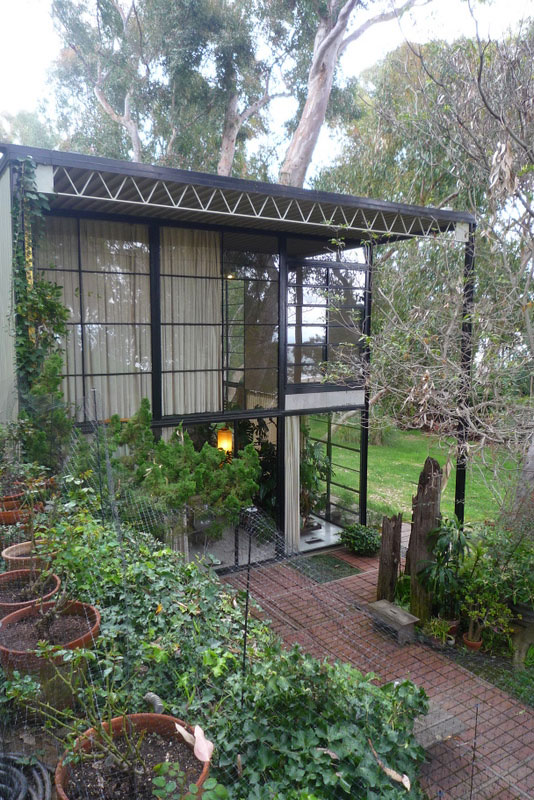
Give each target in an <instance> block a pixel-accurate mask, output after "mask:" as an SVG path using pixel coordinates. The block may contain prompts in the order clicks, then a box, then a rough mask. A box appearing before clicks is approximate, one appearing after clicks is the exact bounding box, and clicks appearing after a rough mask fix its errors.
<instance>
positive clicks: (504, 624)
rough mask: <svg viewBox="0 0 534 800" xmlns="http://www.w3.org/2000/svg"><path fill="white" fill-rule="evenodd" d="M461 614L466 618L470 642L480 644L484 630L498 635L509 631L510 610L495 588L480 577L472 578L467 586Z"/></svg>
mask: <svg viewBox="0 0 534 800" xmlns="http://www.w3.org/2000/svg"><path fill="white" fill-rule="evenodd" d="M461 612H462V614H465V616H466V617H467V620H468V631H467V638H468V639H469V641H471V642H480V640H481V639H482V631H483V630H484V628H491V629H492V630H493V632H494V633H500V634H507V633H510V631H511V621H512V616H513V615H512V612H511V610H510V609H509V608H508V606H507V605H506V604H505V603H503V602H502V600H501V599H500V597H499V594H498V592H496V590H495V586H494V585H493V584H492V583H491V582H489V581H488V580H486V579H484V578H482V577H474V578H473V579H472V580H471V581H470V582H469V583H468V584H467V586H466V590H465V593H464V596H463V600H462V606H461Z"/></svg>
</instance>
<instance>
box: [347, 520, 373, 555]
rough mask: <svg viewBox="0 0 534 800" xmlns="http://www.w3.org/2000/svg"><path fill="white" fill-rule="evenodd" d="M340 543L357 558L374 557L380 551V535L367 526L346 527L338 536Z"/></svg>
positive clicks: (357, 524)
mask: <svg viewBox="0 0 534 800" xmlns="http://www.w3.org/2000/svg"><path fill="white" fill-rule="evenodd" d="M339 538H340V541H341V542H342V543H343V544H344V545H345V547H346V548H347V549H348V550H350V551H351V553H355V554H356V555H357V556H374V555H376V554H377V553H378V551H379V550H380V533H379V532H378V531H377V530H376V529H375V528H368V527H367V525H360V523H358V522H356V523H354V525H348V526H347V527H346V528H345V530H344V531H342V532H341V534H340V537H339Z"/></svg>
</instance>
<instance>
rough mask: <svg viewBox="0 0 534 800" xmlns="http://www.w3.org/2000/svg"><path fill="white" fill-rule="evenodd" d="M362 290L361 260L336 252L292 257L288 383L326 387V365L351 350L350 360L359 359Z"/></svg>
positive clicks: (288, 306)
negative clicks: (341, 256) (349, 259)
mask: <svg viewBox="0 0 534 800" xmlns="http://www.w3.org/2000/svg"><path fill="white" fill-rule="evenodd" d="M364 293H365V267H364V266H363V265H362V264H358V263H348V262H340V261H336V260H334V257H333V256H332V257H328V256H326V257H323V258H317V257H315V258H310V259H305V260H298V261H296V260H294V259H292V260H290V261H289V265H288V295H287V385H288V387H292V386H298V385H300V384H317V386H318V388H320V387H321V386H323V387H324V383H323V379H324V374H325V365H326V364H327V363H331V362H333V361H337V360H342V359H343V358H346V357H347V355H348V353H347V350H350V351H351V353H350V358H351V360H355V361H357V360H358V358H359V356H360V353H361V333H362V319H363V310H364ZM355 377H356V379H357V378H358V377H359V376H355ZM356 382H357V381H356ZM325 388H326V387H325Z"/></svg>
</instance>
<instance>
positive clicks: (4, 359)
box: [0, 169, 17, 422]
mask: <svg viewBox="0 0 534 800" xmlns="http://www.w3.org/2000/svg"><path fill="white" fill-rule="evenodd" d="M11 273H12V228H11V188H10V170H9V169H6V170H5V172H4V173H3V175H2V176H1V177H0V422H8V421H10V420H12V419H13V418H14V416H16V413H17V406H16V392H15V341H14V338H13V331H12V321H13V320H12V310H13V302H12V301H13V288H12V280H11Z"/></svg>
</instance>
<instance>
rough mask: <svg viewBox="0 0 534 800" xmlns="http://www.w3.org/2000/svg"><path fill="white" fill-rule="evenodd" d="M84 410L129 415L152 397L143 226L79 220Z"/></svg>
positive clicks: (147, 265) (103, 414)
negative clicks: (86, 405) (86, 400)
mask: <svg viewBox="0 0 534 800" xmlns="http://www.w3.org/2000/svg"><path fill="white" fill-rule="evenodd" d="M80 254H81V264H82V270H83V275H82V284H83V286H82V305H83V322H84V323H85V325H84V353H85V373H86V375H87V378H86V392H87V394H88V396H89V397H88V398H87V399H88V408H87V413H88V415H89V416H90V417H91V416H93V415H94V413H95V410H94V408H93V407H92V405H93V403H92V399H91V393H92V390H93V389H95V390H96V397H97V410H96V414H97V416H98V417H99V418H104V419H106V418H108V417H110V416H111V415H112V414H119V416H121V417H125V418H128V417H131V416H132V415H133V414H134V413H135V412H136V411H137V409H138V408H139V405H140V403H141V400H142V399H143V397H148V398H150V397H151V375H150V373H151V353H150V277H149V276H150V261H149V247H148V229H147V227H146V226H145V225H131V224H128V223H122V222H103V221H101V220H82V221H81V223H80Z"/></svg>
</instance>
